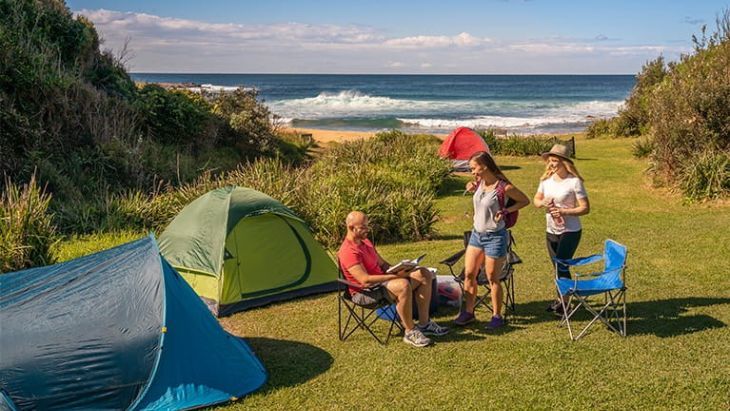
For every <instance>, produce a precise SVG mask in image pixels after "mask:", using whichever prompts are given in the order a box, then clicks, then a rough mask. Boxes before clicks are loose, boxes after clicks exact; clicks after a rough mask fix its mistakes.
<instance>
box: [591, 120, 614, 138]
mask: <svg viewBox="0 0 730 411" xmlns="http://www.w3.org/2000/svg"><path fill="white" fill-rule="evenodd" d="M616 122H617V121H616V118H599V119H597V120H593V121H592V122H591V124H589V125H588V128H586V138H588V139H591V138H601V137H613V136H615V135H616Z"/></svg>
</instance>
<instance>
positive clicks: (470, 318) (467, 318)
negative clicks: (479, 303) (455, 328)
mask: <svg viewBox="0 0 730 411" xmlns="http://www.w3.org/2000/svg"><path fill="white" fill-rule="evenodd" d="M475 320H476V317H474V313H469V312H466V311H462V312H460V313H459V316H458V317H456V318H455V319H454V324H456V325H467V324H469V323H473V322H474V321H475Z"/></svg>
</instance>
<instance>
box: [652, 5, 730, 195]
mask: <svg viewBox="0 0 730 411" xmlns="http://www.w3.org/2000/svg"><path fill="white" fill-rule="evenodd" d="M717 26H718V28H717V31H716V32H715V33H714V34H713V35H711V36H710V37H707V36H706V35H705V34H704V31H703V35H702V38H701V39H699V40H698V39H696V38H695V51H694V53H693V54H690V55H684V56H682V58H681V61H680V62H679V63H676V64H673V65H672V66H671V67H670V70H669V72H668V74H667V75H666V77H665V78H664V80H663V81H662V83H661V84H659V85H658V86H657V88H656V89H655V90H654V92H653V93H652V100H651V103H652V105H651V112H650V117H649V120H650V124H651V128H652V135H653V141H654V149H653V150H652V153H651V160H652V162H653V163H654V164H655V167H654V173H655V175H656V177H658V178H659V180H660V181H664V182H667V183H669V185H672V186H676V187H678V188H680V189H681V190H682V192H683V193H684V195H685V196H687V197H688V198H690V199H702V198H714V197H717V196H720V195H721V194H720V193H725V194H727V193H728V190H727V185H726V184H725V183H724V182H723V178H724V177H723V176H724V175H726V174H725V171H724V170H725V168H724V167H725V166H724V165H723V164H725V162H724V160H723V159H726V158H727V156H728V155H729V153H730V12H729V11H726V12H725V13H724V16H723V17H722V18H719V19H718V24H717Z"/></svg>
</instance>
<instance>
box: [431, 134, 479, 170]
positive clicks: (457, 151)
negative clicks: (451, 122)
mask: <svg viewBox="0 0 730 411" xmlns="http://www.w3.org/2000/svg"><path fill="white" fill-rule="evenodd" d="M478 151H486V152H487V153H489V147H488V146H487V143H485V142H484V139H483V138H482V136H480V135H479V134H477V132H475V131H474V130H472V129H470V128H468V127H458V128H456V129H454V131H452V132H451V134H449V136H448V137H446V140H444V142H443V143H441V147H439V156H441V157H442V158H448V159H451V160H452V163H453V165H454V170H456V171H469V158H471V156H472V155H473V154H474V153H476V152H478Z"/></svg>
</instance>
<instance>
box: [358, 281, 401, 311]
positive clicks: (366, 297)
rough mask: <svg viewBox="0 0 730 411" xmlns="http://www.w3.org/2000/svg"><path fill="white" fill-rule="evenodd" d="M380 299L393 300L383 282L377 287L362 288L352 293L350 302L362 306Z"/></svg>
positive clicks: (372, 303)
mask: <svg viewBox="0 0 730 411" xmlns="http://www.w3.org/2000/svg"><path fill="white" fill-rule="evenodd" d="M382 300H386V301H389V302H391V303H392V302H394V301H393V299H392V298H391V297H390V294H389V293H388V289H387V288H385V283H383V285H381V286H379V287H376V288H372V289H369V290H362V291H360V292H357V293H355V294H353V295H352V302H354V303H355V304H357V305H362V306H368V305H374V304H376V303H378V302H380V301H382Z"/></svg>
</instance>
